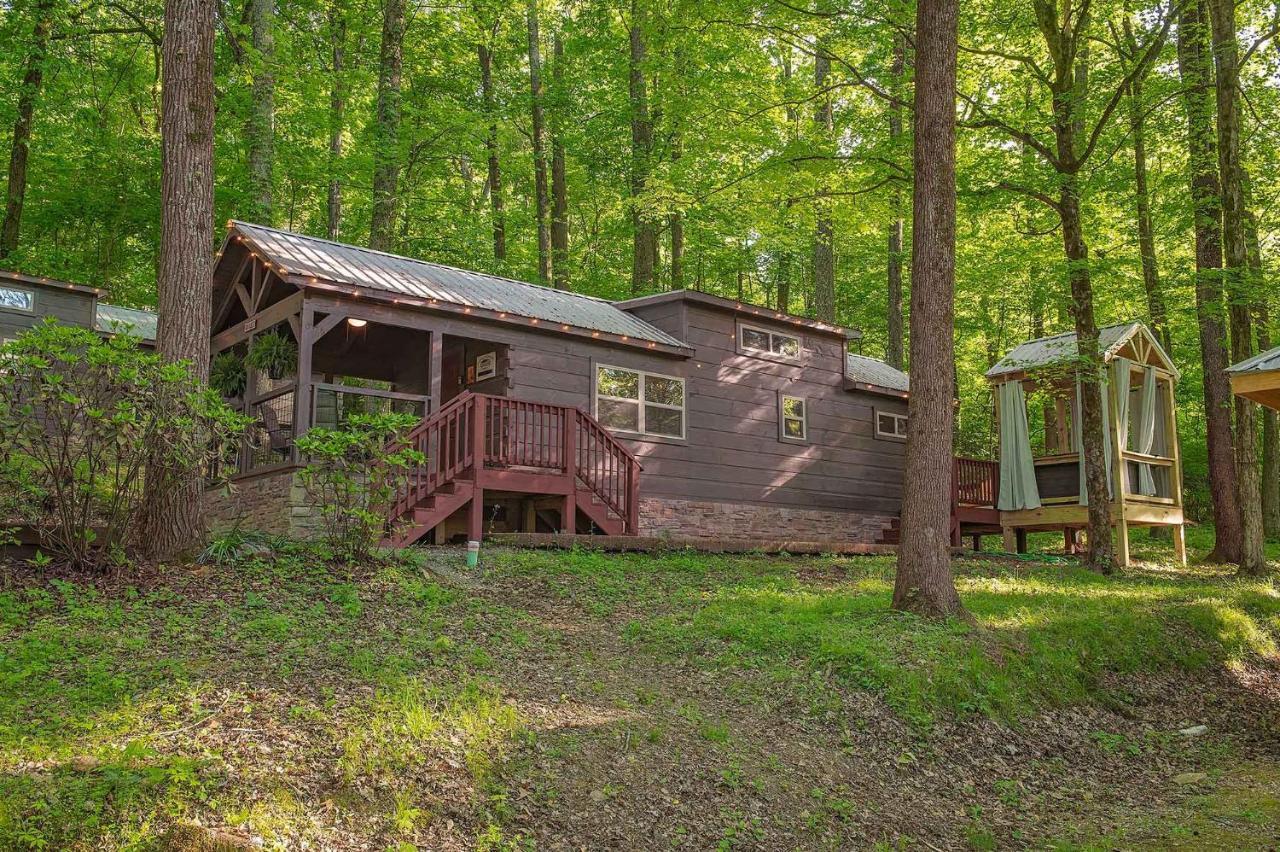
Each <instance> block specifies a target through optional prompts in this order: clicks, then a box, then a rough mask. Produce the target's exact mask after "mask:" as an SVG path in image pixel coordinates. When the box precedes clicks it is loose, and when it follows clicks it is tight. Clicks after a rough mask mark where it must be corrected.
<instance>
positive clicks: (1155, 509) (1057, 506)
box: [987, 323, 1187, 566]
mask: <svg viewBox="0 0 1280 852" xmlns="http://www.w3.org/2000/svg"><path fill="white" fill-rule="evenodd" d="M1112 329H1115V330H1116V333H1115V334H1113V335H1112V337H1114V340H1113V341H1112V342H1111V343H1110V345H1107V343H1106V341H1105V340H1104V342H1103V345H1104V346H1106V348H1105V349H1104V351H1103V353H1102V355H1103V361H1104V363H1106V364H1108V365H1110V364H1112V363H1114V362H1115V361H1116V359H1118V358H1126V359H1128V360H1129V361H1130V362H1131V363H1132V367H1131V379H1130V387H1131V388H1137V387H1140V384H1141V377H1142V375H1143V373H1144V371H1145V369H1146V368H1147V367H1151V368H1152V369H1153V371H1154V373H1155V379H1156V388H1157V400H1158V406H1157V411H1156V417H1157V427H1156V428H1157V432H1158V433H1159V434H1161V435H1162V437H1163V449H1164V452H1162V453H1161V452H1152V453H1140V452H1136V451H1134V450H1131V449H1129V448H1128V447H1122V446H1120V434H1121V430H1120V423H1119V418H1118V416H1117V414H1118V412H1119V411H1120V410H1121V406H1120V405H1119V400H1118V399H1117V396H1116V394H1117V387H1116V385H1115V383H1114V382H1111V381H1107V382H1106V383H1104V385H1103V391H1104V393H1106V394H1108V403H1109V404H1108V405H1107V412H1108V422H1107V424H1106V429H1107V440H1108V441H1109V442H1110V450H1111V457H1112V459H1113V463H1112V466H1111V493H1112V499H1111V517H1112V519H1113V525H1114V528H1115V531H1116V543H1117V554H1118V557H1119V561H1120V562H1121V564H1122V565H1126V566H1127V565H1129V564H1130V554H1129V536H1128V532H1129V528H1130V527H1153V526H1158V527H1169V528H1171V529H1172V532H1173V544H1174V552H1175V556H1176V558H1177V559H1178V561H1179V562H1180V563H1181V564H1184V565H1185V564H1186V559H1187V554H1186V541H1185V537H1184V529H1183V524H1184V515H1183V502H1182V458H1181V454H1180V450H1179V446H1178V431H1177V412H1176V403H1175V399H1176V397H1175V392H1174V391H1175V387H1176V383H1177V381H1178V378H1179V375H1178V371H1177V368H1176V367H1175V366H1174V365H1173V363H1172V361H1171V360H1170V359H1169V356H1168V355H1167V354H1166V353H1165V352H1164V350H1163V349H1162V348H1161V347H1160V344H1159V343H1158V342H1157V341H1156V339H1155V337H1154V335H1152V333H1151V331H1150V330H1149V329H1148V328H1146V326H1144V325H1142V324H1140V323H1132V324H1129V325H1128V326H1127V327H1123V328H1121V327H1112ZM1112 329H1108V330H1112ZM1033 343H1034V342H1033ZM1070 343H1071V345H1070V347H1069V348H1070V350H1071V352H1072V353H1074V336H1072V337H1071V341H1070ZM1015 351H1016V350H1015ZM1006 360H1008V359H1006ZM1004 363H1005V362H1001V364H1004ZM1001 364H997V366H996V367H995V368H993V369H992V371H991V372H989V373H988V374H987V375H988V380H989V381H990V382H991V384H992V386H993V387H995V386H997V385H999V384H1002V383H1004V382H1008V381H1020V382H1022V384H1023V387H1024V389H1027V390H1038V391H1041V392H1047V393H1048V394H1049V396H1050V399H1051V401H1052V406H1046V408H1047V409H1048V411H1049V412H1050V414H1049V415H1048V416H1046V432H1047V433H1048V432H1049V430H1050V429H1052V430H1053V434H1047V435H1046V442H1045V445H1046V447H1047V448H1048V451H1046V452H1042V453H1041V454H1040V455H1038V456H1035V457H1034V464H1035V470H1036V480H1037V485H1038V487H1039V488H1040V491H1041V493H1040V502H1041V506H1040V508H1038V509H1018V510H1012V511H1009V510H1001V511H1000V526H1001V530H1002V533H1003V536H1004V542H1005V549H1006V550H1010V551H1013V550H1017V551H1019V552H1022V551H1024V550H1025V549H1026V534H1027V533H1028V532H1031V531H1047V530H1055V531H1056V530H1061V531H1062V532H1063V535H1064V540H1065V542H1066V549H1067V551H1068V552H1069V553H1070V552H1074V550H1075V548H1076V541H1077V533H1078V531H1079V530H1081V529H1084V528H1086V527H1087V526H1088V514H1089V508H1088V506H1087V505H1081V504H1080V494H1079V490H1080V489H1079V474H1078V471H1079V467H1078V466H1079V463H1080V454H1079V452H1078V451H1076V450H1075V449H1074V448H1073V446H1074V436H1072V435H1071V432H1072V430H1073V428H1074V422H1073V421H1074V416H1073V408H1074V405H1075V395H1076V379H1075V374H1074V370H1073V369H1072V368H1071V366H1070V364H1064V363H1063V359H1062V358H1055V359H1052V360H1051V361H1048V362H1044V363H1028V364H1027V365H1026V366H1025V367H1021V368H1018V367H1014V368H1012V369H1010V368H1004V369H1001ZM1052 367H1056V368H1057V369H1051V368H1052ZM1108 375H1109V371H1108ZM1135 377H1136V378H1137V380H1138V381H1137V382H1136V383H1135V382H1134V378H1135ZM996 420H997V423H999V422H1000V412H999V398H998V395H997V401H996ZM1129 431H1130V432H1132V430H1129ZM1050 438H1052V439H1053V440H1050ZM1117 461H1118V462H1119V463H1117ZM1140 465H1148V466H1150V469H1151V470H1152V472H1153V479H1154V480H1155V481H1156V483H1157V489H1156V490H1157V493H1156V494H1155V495H1150V494H1140V493H1137V491H1136V489H1135V488H1134V487H1133V484H1132V483H1133V481H1134V477H1135V474H1136V472H1137V470H1138V467H1139V466H1140Z"/></svg>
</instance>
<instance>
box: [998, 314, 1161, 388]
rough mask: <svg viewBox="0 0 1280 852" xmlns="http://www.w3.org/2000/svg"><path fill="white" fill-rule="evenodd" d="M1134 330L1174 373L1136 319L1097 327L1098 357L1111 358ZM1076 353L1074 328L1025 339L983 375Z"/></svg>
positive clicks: (1052, 361)
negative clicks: (1149, 343)
mask: <svg viewBox="0 0 1280 852" xmlns="http://www.w3.org/2000/svg"><path fill="white" fill-rule="evenodd" d="M1138 333H1144V334H1146V335H1147V337H1148V339H1149V341H1150V342H1151V343H1152V344H1153V345H1155V347H1156V349H1157V350H1158V351H1159V353H1160V355H1161V356H1163V358H1164V361H1165V362H1166V364H1167V365H1168V366H1169V367H1170V369H1171V370H1173V372H1174V373H1175V374H1176V372H1177V370H1176V369H1174V367H1173V361H1172V360H1171V359H1170V358H1169V355H1168V353H1166V352H1165V351H1164V349H1163V348H1161V347H1160V344H1159V342H1158V341H1157V340H1156V339H1155V335H1153V334H1151V332H1150V331H1148V330H1147V327H1146V326H1145V325H1143V324H1142V323H1140V322H1124V323H1119V324H1117V325H1109V326H1106V327H1105V328H1100V329H1098V348H1099V349H1100V350H1102V360H1103V361H1110V360H1111V359H1112V358H1113V357H1115V354H1116V352H1118V351H1119V350H1120V348H1121V347H1122V346H1124V344H1125V343H1126V342H1128V340H1129V338H1131V337H1133V335H1135V334H1138ZM1077 353H1078V350H1077V347H1076V333H1075V332H1074V331H1068V332H1064V333H1062V334H1054V335H1051V336H1049V337H1041V338H1038V339H1036V340H1028V341H1027V342H1026V343H1020V344H1018V345H1017V346H1015V347H1014V348H1013V350H1012V351H1011V352H1009V354H1007V355H1005V356H1004V357H1003V358H1001V359H1000V360H999V361H997V362H996V364H995V366H993V367H992V368H991V369H990V370H987V372H986V377H987V378H988V379H993V378H996V377H997V376H1003V375H1007V374H1009V373H1019V372H1025V371H1028V370H1034V369H1037V368H1039V367H1047V366H1049V365H1050V364H1057V363H1060V362H1062V361H1069V360H1071V359H1072V358H1075V357H1076V355H1077Z"/></svg>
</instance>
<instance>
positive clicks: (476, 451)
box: [467, 396, 486, 490]
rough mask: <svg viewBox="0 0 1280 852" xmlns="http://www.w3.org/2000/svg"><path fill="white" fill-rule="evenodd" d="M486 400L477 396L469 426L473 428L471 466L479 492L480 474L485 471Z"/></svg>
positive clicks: (473, 402)
mask: <svg viewBox="0 0 1280 852" xmlns="http://www.w3.org/2000/svg"><path fill="white" fill-rule="evenodd" d="M485 401H486V400H485V398H484V397H482V396H477V397H475V399H474V400H473V401H472V403H471V418H472V420H471V422H470V423H468V424H467V425H468V426H470V427H471V464H472V465H473V466H474V468H475V470H474V476H475V482H476V488H477V490H478V489H479V487H480V472H481V471H482V470H484V456H485V449H484V418H485Z"/></svg>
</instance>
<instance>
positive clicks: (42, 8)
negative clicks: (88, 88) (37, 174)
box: [0, 0, 54, 260]
mask: <svg viewBox="0 0 1280 852" xmlns="http://www.w3.org/2000/svg"><path fill="white" fill-rule="evenodd" d="M53 5H54V2H53V0H39V2H38V3H36V9H35V12H36V23H35V31H34V32H33V33H32V36H31V50H30V51H29V52H28V53H27V61H26V66H25V68H26V70H25V71H24V72H23V75H22V88H21V90H20V92H19V94H18V117H17V119H16V120H15V121H14V122H13V145H12V147H11V148H10V149H9V183H8V190H7V193H6V198H5V207H4V223H3V224H0V260H3V259H4V258H6V257H8V256H9V255H11V254H13V252H15V251H16V250H17V248H18V235H19V233H20V232H21V227H22V205H23V202H25V201H26V197H27V158H28V156H29V155H30V147H31V124H32V121H33V119H34V117H35V110H36V100H37V99H38V98H39V97H40V86H41V85H42V84H43V82H44V63H45V57H46V54H47V53H48V51H49V31H50V30H51V29H52V28H53Z"/></svg>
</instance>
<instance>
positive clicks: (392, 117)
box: [369, 0, 405, 251]
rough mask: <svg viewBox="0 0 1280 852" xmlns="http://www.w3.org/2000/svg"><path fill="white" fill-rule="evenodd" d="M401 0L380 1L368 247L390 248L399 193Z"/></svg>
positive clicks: (402, 37) (402, 50)
mask: <svg viewBox="0 0 1280 852" xmlns="http://www.w3.org/2000/svg"><path fill="white" fill-rule="evenodd" d="M404 30H405V0H382V46H381V48H380V50H379V53H378V105H377V114H376V116H375V118H374V130H373V136H374V143H373V145H374V148H373V216H372V218H371V220H370V223H369V247H370V248H374V249H378V250H380V251H390V250H391V249H392V246H393V243H394V241H395V234H394V227H395V219H396V207H397V205H398V204H399V200H400V198H399V192H400V78H401V75H402V73H403V68H404Z"/></svg>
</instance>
